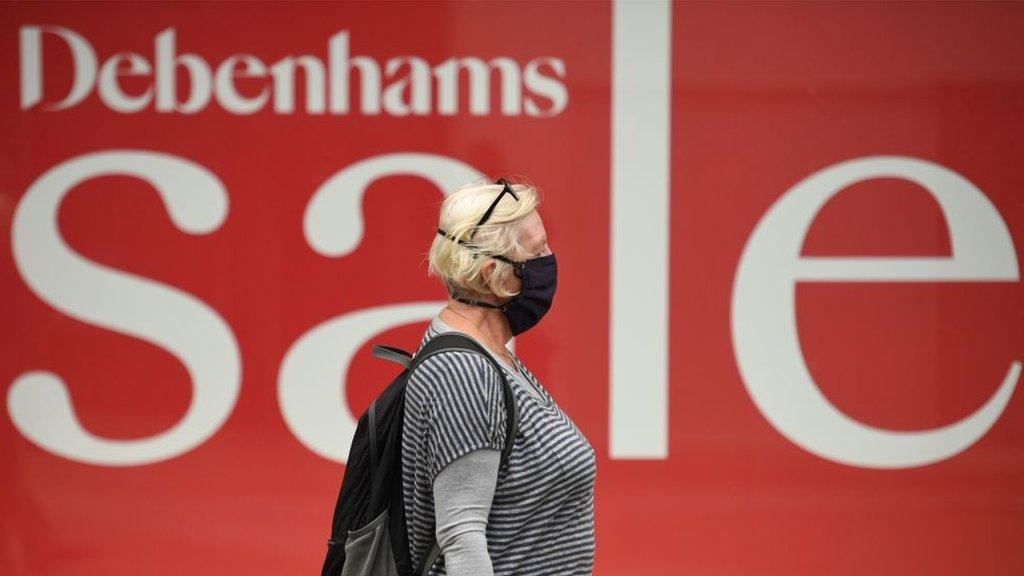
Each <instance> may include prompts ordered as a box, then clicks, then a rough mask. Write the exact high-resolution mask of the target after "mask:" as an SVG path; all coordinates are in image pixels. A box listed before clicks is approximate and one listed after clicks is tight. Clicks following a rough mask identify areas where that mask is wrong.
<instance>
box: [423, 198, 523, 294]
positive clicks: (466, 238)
mask: <svg viewBox="0 0 1024 576" xmlns="http://www.w3.org/2000/svg"><path fill="white" fill-rule="evenodd" d="M510 185H511V187H512V191H513V192H515V193H516V196H518V197H519V200H516V199H515V198H513V197H512V195H511V194H505V195H504V196H502V198H501V200H499V201H498V204H497V205H496V206H495V207H494V211H493V212H492V213H491V215H490V217H488V218H487V221H486V222H484V223H483V224H482V225H480V226H479V227H478V226H477V225H476V223H477V222H479V221H480V218H481V217H482V216H483V215H484V212H486V211H487V208H488V207H489V206H490V205H491V202H494V199H495V198H497V197H498V195H499V194H501V191H502V189H503V186H502V185H501V184H492V183H473V184H469V185H467V186H463V187H462V188H459V189H458V190H456V191H455V192H452V193H451V194H450V195H449V196H448V197H447V198H445V200H444V202H443V203H442V204H441V215H440V218H439V221H438V228H440V229H441V230H443V231H444V232H446V233H447V234H448V235H449V236H451V237H452V238H454V240H452V239H449V238H445V237H443V236H441V235H440V234H437V235H436V236H435V237H434V241H433V243H432V244H431V245H430V253H429V255H428V259H429V267H428V269H427V272H428V274H430V275H431V276H437V277H439V278H440V279H441V281H442V282H444V285H445V287H446V288H447V289H448V292H449V293H452V292H454V293H456V294H461V295H467V294H466V292H470V293H477V294H494V295H495V296H497V297H499V298H508V297H510V296H515V295H516V294H517V292H508V291H506V290H505V289H504V288H502V285H503V284H504V282H505V280H506V279H507V278H508V276H509V274H512V273H513V271H512V265H511V264H509V263H508V262H503V261H501V260H497V259H491V258H487V256H492V255H499V256H505V257H507V258H510V259H513V260H515V259H516V258H515V256H514V254H515V253H516V252H519V251H521V249H522V246H521V245H520V244H519V235H520V234H519V223H520V222H521V221H522V219H523V218H524V217H525V216H526V215H527V214H529V213H530V212H532V211H533V210H535V209H536V208H537V206H538V205H539V204H540V195H539V194H538V192H537V189H536V188H535V187H534V186H533V185H531V184H522V183H517V184H511V183H510ZM459 241H461V242H465V243H466V244H459V243H458V242H459ZM489 261H491V262H494V264H495V266H494V271H493V272H492V273H491V276H490V280H489V281H488V282H484V279H483V276H482V275H481V273H480V272H481V270H482V269H483V266H484V264H486V263H487V262H489Z"/></svg>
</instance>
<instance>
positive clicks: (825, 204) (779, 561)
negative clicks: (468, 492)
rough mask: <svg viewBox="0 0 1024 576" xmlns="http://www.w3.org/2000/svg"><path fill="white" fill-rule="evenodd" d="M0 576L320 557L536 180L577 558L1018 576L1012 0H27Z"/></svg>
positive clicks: (10, 184) (16, 45) (652, 570)
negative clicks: (448, 312)
mask: <svg viewBox="0 0 1024 576" xmlns="http://www.w3.org/2000/svg"><path fill="white" fill-rule="evenodd" d="M6 15H7V17H6V18H5V19H4V21H3V23H2V24H0V41H2V42H4V43H5V44H4V48H5V49H4V50H2V51H0V70H3V71H4V72H3V73H4V74H5V78H6V81H5V82H4V83H3V85H4V86H5V89H3V90H0V98H2V100H0V104H2V112H0V121H2V122H3V132H2V133H3V134H4V135H5V136H6V137H5V138H3V139H2V140H0V152H2V156H0V158H3V160H0V166H2V168H3V170H2V172H0V184H2V186H3V188H2V189H0V212H2V218H0V223H2V224H0V225H2V226H3V230H2V231H3V234H2V238H3V239H2V240H0V242H3V248H4V249H3V250H2V251H0V254H2V258H3V262H2V263H0V271H2V273H3V283H2V296H3V298H2V302H3V304H2V305H3V315H4V317H5V318H7V319H8V321H7V325H8V326H9V327H10V329H8V330H6V331H4V332H3V336H2V338H3V345H2V351H3V362H2V364H0V367H2V381H3V382H4V383H5V388H4V390H5V398H6V403H5V414H6V418H0V457H2V458H3V461H4V463H5V464H4V468H3V470H4V479H5V484H6V485H7V487H8V489H7V490H5V491H4V492H3V495H2V496H0V505H2V508H3V510H4V511H5V512H4V514H3V518H4V521H3V534H4V535H5V538H4V541H5V545H4V546H3V552H2V553H0V572H3V573H4V574H13V575H22V574H24V575H36V574H51V573H54V574H56V573H59V574H103V575H104V576H108V575H115V574H137V573H138V572H139V570H140V566H141V567H144V568H143V571H144V572H145V573H146V574H148V575H153V576H156V575H161V574H167V575H171V574H174V575H177V574H193V575H197V576H201V575H204V574H215V573H216V574H221V573H224V572H229V573H246V574H267V575H270V574H301V573H307V574H312V573H319V569H320V565H321V562H322V559H323V554H324V552H325V549H326V538H327V536H328V532H329V529H330V517H331V513H332V507H333V504H334V499H335V497H336V495H337V489H338V486H339V482H340V480H341V475H342V473H343V470H344V462H345V458H346V457H347V451H348V442H349V440H350V438H351V434H352V431H353V429H354V424H355V418H357V417H358V416H359V414H361V413H362V411H363V409H364V408H365V407H366V405H367V404H368V402H369V401H370V399H371V398H372V397H373V396H374V395H375V394H376V393H377V392H378V391H379V390H380V389H381V387H382V386H383V385H384V384H385V383H386V382H387V381H388V380H389V379H390V377H391V376H392V375H393V374H394V370H393V369H392V368H390V367H389V366H387V365H384V363H381V362H378V361H376V360H374V359H372V358H371V356H370V354H369V348H370V346H371V345H372V344H373V343H379V342H383V343H390V344H393V345H397V346H401V347H405V348H414V347H415V345H416V344H417V343H418V341H419V338H420V336H421V334H422V332H423V330H424V329H425V328H426V324H427V320H428V319H429V318H430V317H431V316H433V314H434V313H436V312H437V310H438V309H439V308H440V307H441V306H442V305H443V300H444V297H445V293H444V291H443V289H442V288H441V287H440V285H439V284H438V283H437V282H436V280H435V279H433V278H429V277H427V276H426V268H425V262H424V256H425V254H426V251H427V249H428V247H429V244H430V242H431V240H432V239H433V237H434V233H435V232H434V230H435V228H436V225H437V209H438V207H439V204H440V200H441V199H442V197H443V194H444V193H446V192H451V191H453V190H454V189H456V188H457V187H459V186H460V185H462V184H465V183H468V182H470V181H472V180H474V179H476V178H479V177H488V178H490V179H493V178H497V177H499V176H508V175H522V176H526V177H528V178H529V180H530V181H532V182H533V183H535V184H536V185H537V186H538V187H539V189H540V191H541V193H542V195H543V198H544V200H543V203H542V205H541V208H540V213H541V215H542V217H543V219H544V224H545V228H546V229H547V232H548V235H549V239H550V246H551V248H552V250H554V251H555V252H556V253H557V254H558V260H559V268H560V271H559V272H560V278H559V292H558V297H557V298H556V300H555V303H554V307H553V308H552V310H551V312H550V313H549V314H548V315H546V316H545V318H544V320H543V322H542V323H541V324H539V325H538V326H537V327H536V328H534V329H532V330H530V331H529V332H527V333H525V334H523V335H522V336H520V337H519V338H517V339H516V342H515V347H516V352H517V354H518V355H519V356H520V357H521V358H522V359H523V360H524V361H525V362H526V364H527V365H528V366H529V367H530V369H531V370H532V371H533V372H534V373H535V374H537V375H538V377H539V378H540V380H541V382H542V383H543V385H544V386H545V387H547V388H548V389H549V390H550V391H551V393H552V395H553V396H554V397H555V399H556V400H557V401H558V403H559V405H560V406H561V407H562V409H563V410H564V411H565V412H566V413H568V414H569V415H570V416H571V417H572V419H573V420H574V421H575V422H576V423H577V425H578V426H579V427H580V429H581V430H582V431H583V432H584V433H585V434H586V435H587V437H588V439H589V441H590V443H591V444H592V445H593V447H594V448H595V450H596V451H597V454H598V457H599V461H598V473H597V485H596V544H597V548H596V549H597V552H596V561H595V569H594V573H595V574H600V575H605V574H612V575H615V574H666V575H674V574H691V573H693V574H696V573H708V574H758V575H764V574H821V573H825V574H849V575H853V574H865V573H867V574H878V573H884V574H890V573H891V574H949V575H960V574H968V573H969V574H1015V573H1018V572H1020V571H1021V570H1022V569H1024V554H1022V553H1021V551H1020V546H1019V545H1018V542H1017V540H1019V538H1018V535H1019V534H1020V533H1021V531H1022V529H1024V513H1022V511H1021V509H1020V505H1019V502H1020V500H1021V498H1022V496H1024V484H1022V483H1021V482H1020V479H1021V477H1022V474H1024V444H1022V440H1024V417H1022V415H1021V414H1022V411H1021V409H1020V403H1021V400H1020V398H1019V396H1020V394H1021V393H1020V392H1019V391H1018V390H1017V387H1018V384H1019V381H1020V372H1021V359H1022V357H1024V346H1022V345H1024V304H1022V302H1024V290H1022V288H1021V284H1020V262H1021V258H1020V254H1021V251H1022V248H1024V247H1022V243H1021V238H1022V237H1024V202H1022V196H1021V182H1022V173H1021V170H1020V169H1019V168H1018V166H1019V162H1018V161H1017V160H1018V158H1019V157H1020V155H1021V153H1022V152H1024V149H1022V146H1021V144H1020V138H1019V134H1020V132H1021V130H1022V129H1024V122H1022V118H1024V110H1022V109H1021V104H1020V102H1022V99H1021V98H1020V92H1021V90H1022V89H1024V83H1022V78H1024V53H1022V52H1021V51H1020V50H1019V47H1018V44H1019V43H1018V41H1017V39H1018V38H1019V37H1020V36H1021V34H1022V33H1024V10H1022V9H1021V8H1020V7H1018V6H1014V5H1007V4H995V5H986V4H913V5H904V6H892V5H878V4H815V5H807V4H793V5H789V4H751V5H737V4H669V3H663V2H648V3H633V2H617V3H611V4H605V3H600V4H599V3H558V4H545V5H539V4H530V3H523V4H491V3H481V4H476V3H474V4H468V3H458V4H447V3H446V4H435V3H382V4H350V3H345V4H281V5H278V4H271V3H257V4H251V5H240V4H207V5H167V4H140V5H134V6H127V5H124V4H120V3H114V4H78V3H76V4H69V5H62V4H20V5H9V6H8V7H7V10H6Z"/></svg>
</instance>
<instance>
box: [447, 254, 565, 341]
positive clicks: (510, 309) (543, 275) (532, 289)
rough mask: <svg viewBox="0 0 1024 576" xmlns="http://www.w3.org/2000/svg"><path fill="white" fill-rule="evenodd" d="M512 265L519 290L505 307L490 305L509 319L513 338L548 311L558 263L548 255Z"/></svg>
mask: <svg viewBox="0 0 1024 576" xmlns="http://www.w3.org/2000/svg"><path fill="white" fill-rule="evenodd" d="M495 258H497V256H495ZM509 262H511V261H510V260H509ZM512 265H513V266H515V268H514V272H515V275H516V276H518V277H519V279H520V280H522V283H523V286H522V288H521V289H520V290H519V293H518V294H516V295H515V296H513V297H512V299H511V300H509V301H508V302H506V303H505V304H502V305H501V306H494V305H493V304H491V305H490V306H492V307H494V308H497V309H498V310H501V312H502V314H504V315H505V318H506V319H508V327H509V329H511V330H512V335H513V336H516V335H519V334H522V333H523V332H526V331H527V330H529V329H530V328H533V327H534V326H535V325H536V324H537V322H540V319H541V318H542V317H543V316H544V314H546V313H547V311H548V309H550V308H551V302H552V301H553V300H554V299H555V288H557V287H558V264H557V263H556V261H555V255H554V254H548V255H547V256H541V257H539V258H531V259H530V260H526V261H523V262H512ZM463 302H465V301H464V300H463ZM481 304H488V303H486V302H484V303H481Z"/></svg>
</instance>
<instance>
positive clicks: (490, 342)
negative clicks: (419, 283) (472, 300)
mask: <svg viewBox="0 0 1024 576" xmlns="http://www.w3.org/2000/svg"><path fill="white" fill-rule="evenodd" d="M441 320H443V321H444V322H445V323H446V324H448V325H449V326H451V327H452V328H456V329H458V330H459V331H461V332H465V333H467V334H469V335H470V336H473V337H475V338H477V339H478V340H480V341H481V343H483V344H484V345H485V346H487V347H488V348H490V349H491V351H492V352H494V353H496V354H501V355H502V357H508V356H509V353H508V349H507V348H505V344H507V343H508V341H509V340H511V339H512V331H511V330H510V329H509V327H508V320H506V319H505V315H504V314H502V313H501V311H500V310H497V309H494V308H484V307H482V306H473V305H472V304H463V303H462V302H457V301H455V300H451V299H449V300H448V305H447V306H445V307H444V308H443V309H442V310H441Z"/></svg>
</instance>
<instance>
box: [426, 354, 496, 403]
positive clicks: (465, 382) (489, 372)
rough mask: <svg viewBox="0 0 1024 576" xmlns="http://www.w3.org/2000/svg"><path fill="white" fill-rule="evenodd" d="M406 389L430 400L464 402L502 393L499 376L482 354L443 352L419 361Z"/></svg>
mask: <svg viewBox="0 0 1024 576" xmlns="http://www.w3.org/2000/svg"><path fill="white" fill-rule="evenodd" d="M407 386H409V387H410V388H412V389H413V390H415V391H417V392H421V393H426V394H427V395H429V396H433V397H437V396H442V397H450V398H452V399H456V400H465V399H467V396H469V395H481V394H482V395H484V396H487V397H489V396H491V395H492V394H495V393H497V392H501V386H502V376H501V375H500V374H499V373H498V372H497V370H496V368H495V367H494V366H493V365H492V363H491V361H490V360H489V359H487V358H485V357H484V356H483V353H482V352H474V351H471V350H445V351H443V352H435V353H433V354H431V355H430V356H428V357H427V358H424V359H423V360H422V361H420V362H418V363H417V365H416V369H415V370H413V372H412V374H411V375H410V376H409V382H408V384H407Z"/></svg>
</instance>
